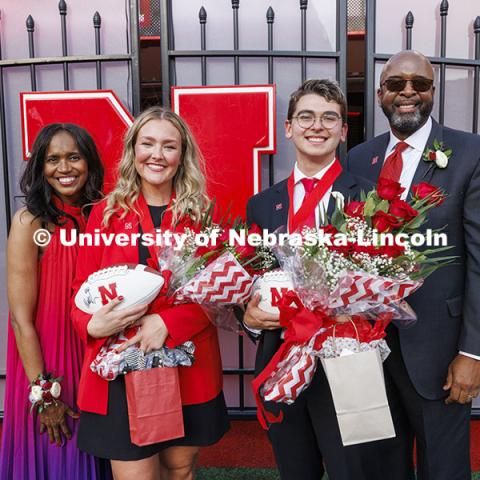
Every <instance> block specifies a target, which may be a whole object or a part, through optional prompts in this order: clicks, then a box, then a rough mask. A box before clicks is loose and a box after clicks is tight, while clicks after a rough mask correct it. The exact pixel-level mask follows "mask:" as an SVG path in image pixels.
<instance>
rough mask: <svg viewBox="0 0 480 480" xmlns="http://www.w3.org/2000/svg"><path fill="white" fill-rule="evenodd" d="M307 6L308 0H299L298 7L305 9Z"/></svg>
mask: <svg viewBox="0 0 480 480" xmlns="http://www.w3.org/2000/svg"><path fill="white" fill-rule="evenodd" d="M307 7H308V0H300V9H301V10H306V9H307Z"/></svg>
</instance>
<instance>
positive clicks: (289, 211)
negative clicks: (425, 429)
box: [244, 80, 384, 480]
mask: <svg viewBox="0 0 480 480" xmlns="http://www.w3.org/2000/svg"><path fill="white" fill-rule="evenodd" d="M346 115H347V104H346V99H345V95H344V94H343V92H342V91H341V89H340V87H339V86H338V84H337V83H336V82H333V81H330V80H307V81H306V82H304V84H303V85H302V86H301V87H300V88H299V89H298V90H296V91H295V92H294V93H293V94H292V95H291V97H290V103H289V106H288V115H287V120H286V121H285V135H286V137H287V138H288V139H290V140H291V141H292V143H293V145H294V147H295V156H296V158H295V160H296V162H295V165H294V167H293V171H292V173H291V175H290V177H289V178H288V179H286V180H283V181H282V182H280V183H278V184H276V185H274V186H273V187H271V188H268V189H267V190H264V191H263V192H261V193H259V194H257V195H255V196H254V197H252V198H251V199H250V200H249V202H248V206H247V220H248V222H250V223H256V224H257V225H259V226H260V227H261V228H265V229H268V230H269V231H272V232H273V231H275V230H276V229H277V228H279V227H280V226H288V230H289V232H291V233H292V232H294V231H298V230H301V228H302V227H303V226H304V225H307V226H310V227H315V226H316V227H318V226H319V225H320V224H321V223H323V218H324V217H325V212H327V213H328V214H331V213H332V212H333V209H334V207H335V201H334V199H333V198H332V191H333V192H335V191H337V192H341V193H342V194H343V196H344V197H345V199H356V198H358V196H359V194H360V191H361V190H364V191H368V190H370V189H371V184H370V183H368V182H367V181H365V180H362V179H360V178H358V177H355V176H353V175H351V174H350V173H347V172H345V171H344V170H342V167H341V165H340V163H339V161H338V160H337V158H336V150H337V147H338V145H339V144H340V143H341V142H344V141H345V139H346V135H347V128H348V127H347V124H346ZM311 196H313V198H314V199H315V201H314V202H312V201H309V202H305V203H304V200H306V199H307V198H311ZM310 205H312V206H311V207H310ZM299 218H303V219H305V220H304V221H301V220H299ZM259 301H260V296H259V295H257V296H256V297H254V298H253V299H252V300H251V301H250V303H249V304H248V306H247V309H246V312H245V316H244V324H245V325H246V327H247V328H248V329H250V330H252V329H256V332H257V334H258V335H259V341H258V350H257V357H256V362H255V372H256V375H258V374H259V373H260V372H261V371H262V370H263V369H264V368H265V366H266V365H267V364H268V362H269V361H270V360H271V358H272V357H273V355H274V354H275V352H276V351H277V350H278V348H279V347H280V345H281V342H282V338H281V328H280V324H279V321H278V315H272V314H269V313H267V312H264V311H263V310H261V309H260V308H259V307H258V304H259ZM265 406H266V408H267V409H268V410H271V411H272V412H274V413H276V414H277V413H278V412H279V410H280V409H281V410H282V411H283V420H282V422H280V423H275V424H272V425H271V426H270V428H269V431H268V435H269V438H270V441H271V443H272V447H273V451H274V453H275V458H276V462H277V465H278V469H279V471H280V477H281V479H282V480H299V479H301V480H320V479H321V478H322V475H323V472H324V468H323V462H322V456H323V460H324V461H325V469H326V471H327V473H328V476H329V479H330V480H353V479H355V480H376V479H379V480H380V479H381V480H384V477H383V476H382V475H381V474H380V472H379V471H378V470H377V465H376V463H375V461H374V460H373V461H372V458H370V456H369V448H370V444H364V445H358V446H350V447H343V445H342V441H341V438H340V432H339V429H338V422H337V417H336V413H335V409H334V406H333V401H332V396H331V393H330V388H329V386H328V382H327V379H326V377H325V373H324V371H323V368H322V367H321V366H320V365H319V366H318V368H317V371H316V373H315V375H314V378H313V380H312V382H311V384H310V386H309V387H308V388H307V389H306V390H305V391H304V392H303V393H302V394H301V395H300V396H299V397H298V398H297V400H296V401H295V403H293V404H292V405H285V404H275V403H273V402H267V403H266V405H265Z"/></svg>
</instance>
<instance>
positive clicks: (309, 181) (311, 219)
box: [301, 177, 318, 228]
mask: <svg viewBox="0 0 480 480" xmlns="http://www.w3.org/2000/svg"><path fill="white" fill-rule="evenodd" d="M301 182H302V183H303V188H304V189H305V196H304V197H303V202H302V204H303V203H304V202H305V201H306V200H307V198H308V196H309V195H310V194H311V193H312V191H313V189H314V188H315V186H316V185H317V183H318V179H317V178H306V177H305V178H302V179H301ZM305 226H306V227H312V228H314V227H315V226H316V225H315V210H313V212H312V213H311V214H310V215H309V216H308V218H307V220H306V222H305Z"/></svg>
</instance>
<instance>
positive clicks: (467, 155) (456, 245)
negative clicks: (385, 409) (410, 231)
mask: <svg viewBox="0 0 480 480" xmlns="http://www.w3.org/2000/svg"><path fill="white" fill-rule="evenodd" d="M389 135H390V134H389V133H385V134H383V135H380V136H378V137H375V138H373V139H372V140H370V141H368V142H365V143H363V144H361V145H358V146H356V147H354V148H352V149H351V150H350V152H349V153H348V157H347V161H346V162H347V170H348V171H350V172H352V173H354V174H357V175H362V176H364V177H366V178H368V179H369V180H371V181H374V182H376V181H377V178H378V176H379V173H380V170H381V168H382V164H383V159H384V158H385V153H386V149H387V146H388V142H389V138H390V136H389ZM434 140H438V141H439V142H443V144H444V147H445V148H451V149H452V150H453V154H452V156H451V157H450V160H449V163H448V166H447V168H445V169H440V168H438V167H433V168H429V167H430V166H431V165H432V164H431V163H430V162H425V161H423V160H420V163H419V165H418V168H417V170H416V172H415V176H414V178H413V182H412V185H415V184H417V183H420V182H428V183H431V184H433V185H435V186H438V187H442V188H443V189H444V190H445V191H446V192H447V194H448V198H447V200H446V201H445V202H444V203H443V204H442V205H441V206H439V207H437V208H434V209H432V210H431V211H430V213H429V218H428V222H427V223H426V224H425V225H424V227H423V230H425V229H427V228H432V229H436V228H441V227H444V226H445V225H446V226H447V227H446V229H445V230H444V232H445V233H447V235H448V243H449V245H452V246H453V248H452V249H451V250H450V251H448V252H447V253H445V252H443V253H442V254H441V255H445V254H447V255H456V256H458V260H457V261H456V263H455V264H454V265H449V266H447V267H444V268H441V269H439V270H437V271H436V272H435V273H434V274H432V275H431V276H430V277H429V278H427V280H426V281H425V283H424V285H423V286H422V287H421V288H420V289H419V290H418V291H417V292H415V293H414V294H413V295H412V296H411V297H410V298H409V299H408V302H409V303H410V305H411V306H412V307H413V309H414V310H415V312H416V313H417V316H418V321H417V323H416V324H415V325H413V326H412V327H411V328H407V329H401V328H400V329H399V336H400V343H401V349H402V354H403V358H404V361H405V364H406V367H407V370H408V373H409V375H410V378H411V380H412V382H413V384H414V386H415V388H416V389H417V391H418V393H420V395H422V396H424V397H425V398H428V399H438V398H440V397H442V396H445V392H444V391H443V390H442V386H443V384H444V382H445V379H446V375H447V370H448V365H449V364H450V362H451V361H452V360H453V358H454V357H455V356H456V354H457V353H458V351H459V350H460V351H464V352H467V353H471V354H474V355H478V356H480V136H478V135H473V134H471V133H466V132H461V131H458V130H453V129H451V128H447V127H443V126H441V125H439V124H438V123H437V122H436V121H435V120H433V125H432V131H431V134H430V137H429V139H428V142H427V147H428V148H431V149H432V150H433V149H434V148H433V141H434ZM375 157H378V161H376V162H375V161H374V162H372V159H374V158H375Z"/></svg>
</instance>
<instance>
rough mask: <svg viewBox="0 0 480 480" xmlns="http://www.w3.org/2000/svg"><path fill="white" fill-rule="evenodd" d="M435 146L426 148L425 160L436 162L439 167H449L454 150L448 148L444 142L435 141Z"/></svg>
mask: <svg viewBox="0 0 480 480" xmlns="http://www.w3.org/2000/svg"><path fill="white" fill-rule="evenodd" d="M433 148H434V150H432V149H431V148H426V149H425V151H424V152H423V160H424V161H425V162H434V163H435V165H436V166H437V167H438V168H447V166H448V160H449V159H450V157H451V156H452V153H453V150H452V149H451V148H446V147H445V146H444V145H443V142H439V141H438V140H434V141H433Z"/></svg>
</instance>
